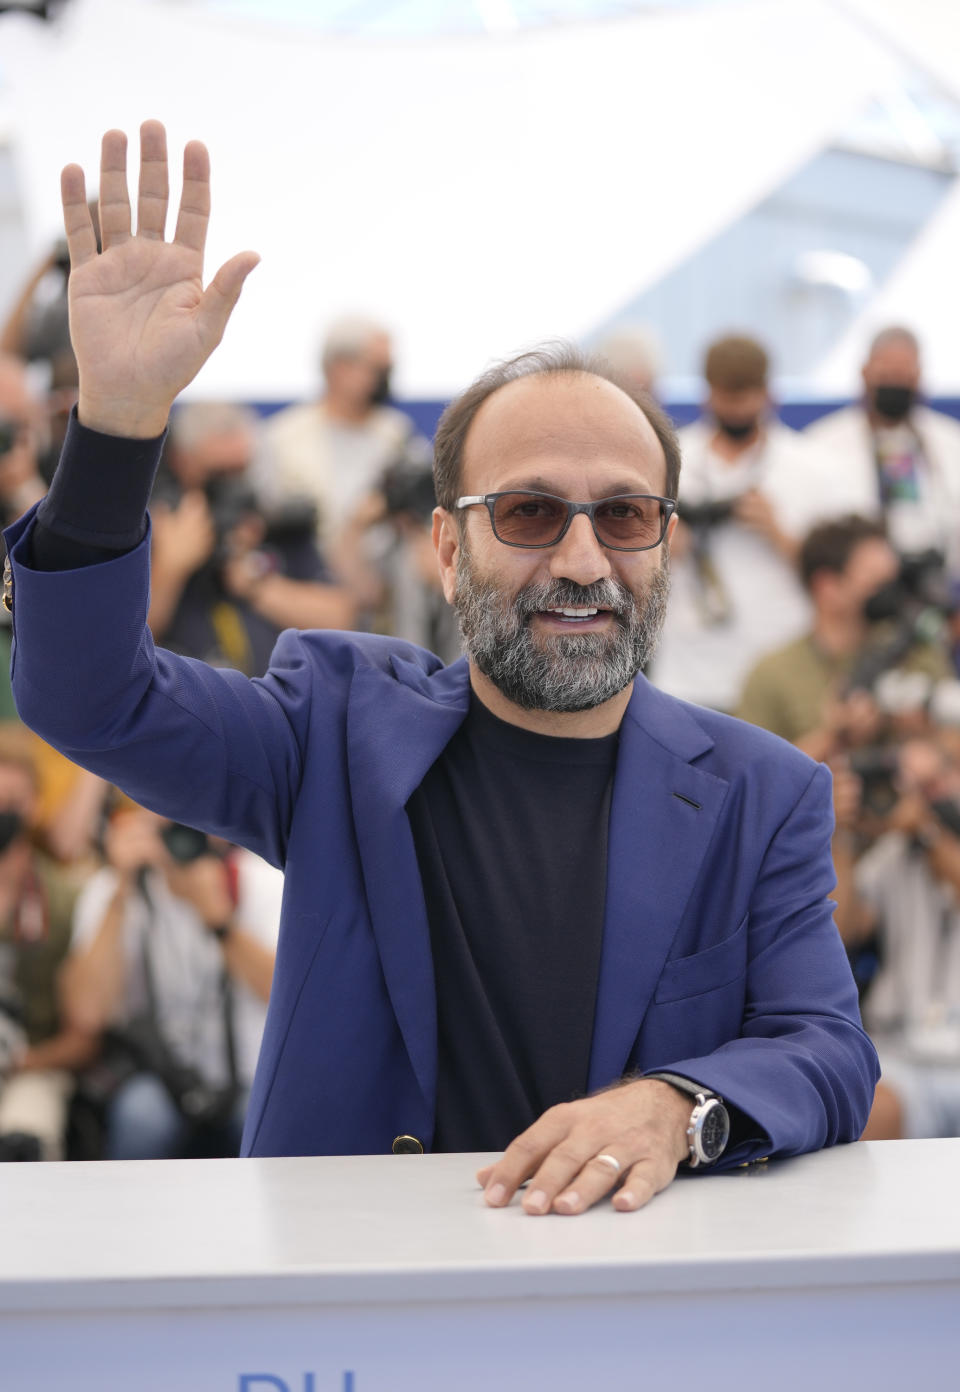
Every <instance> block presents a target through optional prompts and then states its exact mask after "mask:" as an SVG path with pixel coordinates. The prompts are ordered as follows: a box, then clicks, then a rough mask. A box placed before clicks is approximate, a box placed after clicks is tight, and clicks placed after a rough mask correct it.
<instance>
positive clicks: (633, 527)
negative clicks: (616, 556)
mask: <svg viewBox="0 0 960 1392" xmlns="http://www.w3.org/2000/svg"><path fill="white" fill-rule="evenodd" d="M594 526H595V527H596V531H597V536H598V537H599V538H600V540H601V541H602V542H603V543H604V544H605V545H607V546H621V547H625V548H627V549H629V550H640V549H641V548H642V547H645V546H656V544H657V542H658V541H659V540H660V535H661V533H662V531H663V508H662V506H661V504H660V501H659V499H658V498H643V497H636V498H608V499H607V501H606V502H603V503H601V504H600V506H599V507H598V508H597V510H596V512H595V513H594Z"/></svg>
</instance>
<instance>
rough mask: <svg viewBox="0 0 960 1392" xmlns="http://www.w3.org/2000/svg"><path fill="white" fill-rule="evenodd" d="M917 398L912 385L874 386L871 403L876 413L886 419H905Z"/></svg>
mask: <svg viewBox="0 0 960 1392" xmlns="http://www.w3.org/2000/svg"><path fill="white" fill-rule="evenodd" d="M916 399H917V393H916V392H915V391H914V389H913V387H894V386H885V387H874V389H873V405H874V409H875V410H876V412H877V414H878V415H880V416H883V417H884V418H885V419H886V420H892V421H902V420H906V418H907V416H908V415H909V414H910V409H911V407H912V406H913V403H914V402H915V401H916Z"/></svg>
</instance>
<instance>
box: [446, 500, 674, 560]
mask: <svg viewBox="0 0 960 1392" xmlns="http://www.w3.org/2000/svg"><path fill="white" fill-rule="evenodd" d="M479 504H482V505H483V506H484V507H485V508H486V509H487V511H488V512H489V514H490V525H491V526H492V527H493V535H494V536H495V537H496V538H497V541H502V542H503V544H504V546H522V547H524V548H529V549H531V550H535V549H536V548H537V547H539V546H556V544H557V542H558V541H560V540H561V539H562V538H563V537H564V536H565V535H566V533H567V531H568V530H569V527H570V523H571V522H572V521H573V519H574V517H576V515H577V513H578V512H583V513H586V515H587V517H589V518H590V522H591V525H592V526H593V533H594V536H595V537H596V538H597V541H599V543H600V545H601V546H605V547H606V548H607V549H608V550H610V551H649V550H650V549H651V548H652V547H654V546H659V545H660V543H661V541H663V538H664V537H665V535H666V532H667V523H668V522H669V521H670V518H671V517H672V516H673V514H674V513H675V512H676V510H677V505H676V503H675V502H674V500H673V499H672V498H657V497H655V496H653V495H652V494H649V493H623V494H619V495H618V496H617V497H615V498H598V499H597V501H596V502H595V503H571V502H570V501H569V500H568V499H567V498H558V497H556V496H555V495H554V494H553V493H530V492H524V493H519V492H518V493H478V494H476V495H475V496H471V497H465V498H458V499H457V501H456V503H455V504H454V506H455V507H456V508H468V507H476V506H478V505H479Z"/></svg>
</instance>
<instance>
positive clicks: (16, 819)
mask: <svg viewBox="0 0 960 1392" xmlns="http://www.w3.org/2000/svg"><path fill="white" fill-rule="evenodd" d="M22 830H23V818H22V817H21V816H20V813H19V812H0V855H3V853H4V851H5V850H6V849H7V847H8V846H9V845H11V843H12V842H14V841H15V840H16V839H17V837H18V836H19V835H20V832H21V831H22Z"/></svg>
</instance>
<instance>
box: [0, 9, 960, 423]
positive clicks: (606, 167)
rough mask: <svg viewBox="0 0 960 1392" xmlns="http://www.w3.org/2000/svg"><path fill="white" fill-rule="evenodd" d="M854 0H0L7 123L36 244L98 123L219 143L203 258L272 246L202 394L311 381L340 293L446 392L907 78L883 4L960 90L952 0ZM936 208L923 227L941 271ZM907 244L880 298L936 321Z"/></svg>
mask: <svg viewBox="0 0 960 1392" xmlns="http://www.w3.org/2000/svg"><path fill="white" fill-rule="evenodd" d="M857 4H859V5H862V9H863V11H864V13H865V14H867V15H868V17H869V18H870V28H869V29H868V30H867V31H865V30H864V29H863V27H862V26H861V25H860V23H859V22H858V17H857V15H856V14H855V13H854V6H853V5H852V4H851V5H844V6H842V7H841V6H839V5H836V4H831V3H829V2H828V0H741V3H725V4H719V3H717V4H711V5H705V6H699V7H693V8H680V9H673V10H663V9H657V10H655V11H652V12H638V13H636V14H633V15H625V16H623V17H614V18H607V19H605V20H603V21H602V22H596V23H567V24H564V25H560V26H555V27H552V28H542V27H541V28H534V29H530V30H525V29H522V28H520V29H510V28H509V26H504V27H502V28H501V30H500V31H499V32H492V33H491V32H488V33H483V32H477V33H474V34H469V35H458V36H453V37H443V38H431V37H415V38H410V39H379V38H373V37H370V36H369V35H359V36H358V35H345V36H341V35H336V36H333V37H331V36H330V35H329V34H327V35H324V34H323V33H320V32H318V31H317V30H316V29H315V28H313V27H307V26H304V27H302V28H297V27H295V26H294V27H289V28H283V27H277V26H264V25H262V24H260V23H258V22H257V21H256V20H254V19H251V18H249V17H248V16H244V15H242V14H232V13H230V9H229V6H228V5H227V4H225V3H221V4H219V5H217V6H216V7H213V8H210V7H205V6H202V5H199V6H197V7H192V6H191V5H190V4H189V3H182V4H176V5H174V4H169V3H168V4H163V3H159V0H153V2H152V3H151V0H72V2H71V4H70V5H69V6H68V7H67V8H66V9H65V11H64V12H63V16H62V18H61V20H60V21H59V23H58V24H57V25H41V24H39V23H38V22H36V21H34V20H31V19H27V18H24V17H22V16H15V15H8V16H6V17H3V18H0V84H2V85H0V131H5V132H6V134H7V137H8V139H9V141H10V143H11V145H12V148H13V150H14V153H15V158H16V165H17V171H18V175H19V181H20V185H21V191H22V196H23V199H24V203H25V209H26V216H27V223H28V230H29V237H30V241H31V248H30V252H31V256H39V255H40V254H41V252H42V250H43V248H44V247H45V246H47V245H48V244H49V242H50V240H51V239H52V238H53V237H54V236H56V235H57V234H58V228H59V222H58V204H57V194H58V172H59V169H60V167H61V166H62V165H63V164H64V163H66V162H67V161H69V160H78V161H79V162H80V163H82V164H84V166H85V167H86V168H87V170H88V171H89V173H88V178H89V181H90V183H91V184H95V183H96V166H97V160H98V145H99V136H100V133H101V132H102V131H103V130H105V129H107V128H108V127H110V126H121V127H125V128H126V129H128V130H129V131H131V132H135V130H136V127H137V125H138V124H139V122H140V121H141V120H143V119H144V118H146V117H151V116H156V117H159V118H161V119H162V120H164V121H165V122H166V124H167V127H168V132H169V137H170V143H171V153H172V154H173V155H174V158H175V160H177V161H179V156H180V149H181V147H182V145H183V142H184V141H185V140H186V139H187V138H189V137H192V136H197V137H199V138H201V139H203V140H205V141H206V142H207V144H208V145H209V147H210V151H211V157H212V161H213V175H214V210H213V221H212V226H211V234H210V242H209V253H208V268H209V270H210V271H211V272H212V270H213V269H215V266H216V265H217V264H218V263H219V262H220V261H221V260H223V259H224V258H225V257H226V256H227V255H229V254H230V253H232V252H233V251H236V250H240V249H242V248H244V247H248V246H249V247H254V248H256V249H257V250H258V251H259V252H260V253H261V255H262V257H263V263H262V265H261V266H260V267H259V268H258V270H257V271H256V272H255V273H254V275H253V277H252V278H251V281H250V283H249V285H248V288H247V289H246V290H245V292H244V295H243V298H242V300H241V302H240V305H239V307H238V309H237V312H236V315H235V317H234V321H233V323H232V324H231V326H230V329H229V330H228V334H227V338H226V340H225V341H224V344H223V345H222V346H221V348H220V349H219V350H218V352H217V354H216V355H215V357H214V359H213V360H212V361H211V363H210V364H209V365H208V367H207V368H206V369H205V370H204V373H203V375H202V378H201V379H200V381H199V382H198V385H197V387H196V388H195V390H196V391H197V392H202V393H203V394H205V395H210V396H213V395H221V394H222V395H230V396H236V395H242V396H248V397H252V398H261V399H262V398H269V397H279V398H288V397H291V396H294V395H300V394H306V393H309V392H310V391H312V390H313V389H314V386H315V382H316V372H317V369H316V357H317V352H316V349H317V344H318V342H319V339H320V336H321V333H322V331H323V327H324V325H325V323H327V322H328V321H329V320H330V319H332V318H334V317H335V316H338V315H340V314H342V313H344V312H354V311H355V312H363V313H368V314H372V315H374V316H376V317H377V318H379V319H381V320H383V321H385V322H386V323H387V325H388V326H390V327H391V328H392V329H393V330H394V331H395V333H396V337H397V341H398V348H399V368H400V370H399V373H398V386H399V389H400V391H401V393H402V394H404V395H407V396H416V397H430V396H437V397H439V396H444V395H447V394H449V393H450V392H452V391H454V390H456V389H457V388H458V387H460V386H462V385H464V384H465V382H466V381H467V380H469V378H470V377H471V376H472V375H473V374H474V373H475V372H476V371H477V370H479V369H480V368H481V367H482V366H483V365H484V363H485V362H487V361H488V360H490V359H491V358H494V357H499V356H503V355H506V354H509V353H511V352H513V351H514V350H516V349H518V348H522V347H524V346H526V345H528V344H530V343H531V342H535V341H539V340H541V339H544V338H549V337H555V336H558V335H562V336H571V337H574V338H577V337H580V336H582V335H586V334H588V333H589V332H590V331H591V329H592V328H593V327H594V326H595V325H596V324H597V323H599V322H601V321H602V320H603V319H605V318H606V317H607V316H608V315H609V314H611V313H612V312H614V311H615V310H616V308H617V307H618V306H620V305H622V304H623V303H625V302H627V301H629V300H630V299H632V298H633V297H635V296H636V295H637V294H638V293H639V292H640V291H641V290H643V289H644V288H645V287H646V286H648V285H649V284H651V283H652V282H654V281H655V280H656V279H658V278H659V277H660V276H661V275H663V273H664V272H665V271H666V270H668V269H669V268H671V267H672V266H674V265H676V264H677V262H678V261H680V260H681V259H683V258H685V257H687V256H688V255H690V254H691V253H692V252H693V251H695V250H696V249H697V248H698V247H700V246H701V245H702V244H703V243H704V242H706V241H707V240H708V239H709V238H710V237H712V236H713V235H714V234H715V233H716V232H717V231H718V230H719V229H720V228H722V227H723V226H725V225H726V224H728V223H729V222H730V221H731V220H733V219H735V218H737V217H739V216H740V215H741V214H742V213H743V212H744V211H745V210H746V209H748V208H749V207H751V206H752V205H753V204H754V203H755V202H757V201H758V200H759V199H760V198H762V197H763V196H765V195H766V194H767V193H768V192H769V191H770V190H771V189H773V188H775V187H776V186H777V185H778V184H779V183H780V182H781V181H782V180H783V179H784V177H785V176H786V175H787V174H789V173H790V172H791V171H792V170H794V169H795V168H797V167H798V166H799V165H800V164H802V163H803V162H804V161H805V160H807V159H809V158H810V157H811V156H812V155H813V154H815V153H816V152H817V151H818V150H819V149H821V148H822V147H823V146H824V145H825V144H826V143H827V142H828V141H829V140H830V138H831V136H832V134H833V133H834V132H835V131H837V130H838V129H839V128H840V127H841V126H842V125H843V123H844V122H845V121H847V120H848V119H849V118H850V117H851V116H852V115H853V114H855V113H856V112H857V111H858V110H859V109H861V108H862V107H863V105H864V103H865V102H866V101H868V100H869V98H870V97H871V96H874V95H877V94H879V93H882V92H883V91H884V90H886V89H888V88H890V87H891V86H892V85H894V84H895V83H896V81H897V80H898V62H897V57H896V52H895V50H894V47H893V46H891V43H890V33H889V31H888V30H886V29H883V28H882V27H881V19H882V20H883V23H886V22H887V18H888V12H889V16H892V17H894V18H896V19H897V20H898V21H899V20H900V19H902V16H903V15H904V14H906V13H909V15H910V17H911V23H912V24H914V25H915V28H914V29H913V39H914V40H916V42H919V39H918V38H917V34H918V31H919V30H920V29H921V28H922V25H921V24H920V23H919V17H921V16H922V17H923V19H924V23H927V22H928V27H929V29H930V32H931V34H933V31H934V30H935V29H936V28H937V24H936V20H937V13H938V12H940V13H942V12H944V11H946V12H948V17H947V18H946V19H945V20H944V24H945V26H946V27H944V28H943V29H942V31H938V33H937V35H936V36H935V39H936V42H935V46H936V48H937V51H938V54H939V61H940V62H941V64H942V65H943V66H951V64H952V66H953V68H954V69H955V70H954V72H953V77H952V78H951V79H950V80H951V81H952V80H956V81H957V84H958V87H957V90H958V92H960V58H957V56H956V55H957V54H960V43H958V42H957V34H956V33H955V32H954V33H952V35H951V33H948V32H947V29H948V28H949V27H950V25H952V27H953V30H954V31H956V30H957V29H958V28H960V11H957V7H955V6H953V5H943V4H941V3H938V0H912V3H911V4H910V5H909V7H907V5H906V4H905V3H901V0H857ZM609 8H610V7H608V9H609ZM621 8H622V7H621ZM890 23H891V24H893V18H891V20H890ZM897 41H898V40H897ZM948 41H950V42H949V46H948ZM931 42H933V40H931ZM943 80H944V81H947V76H946V74H944V75H943ZM135 163H136V159H135V154H134V157H133V159H132V164H133V165H134V167H135ZM952 208H953V212H952V216H953V218H954V221H956V220H957V218H958V216H960V214H958V205H957V202H956V200H953V203H952ZM948 211H949V210H948ZM946 217H947V212H945V213H944V214H943V215H942V217H941V218H940V219H939V220H938V226H935V227H932V228H931V229H930V232H929V237H928V238H927V240H928V241H930V243H931V248H932V252H937V251H938V248H939V249H940V251H944V250H948V254H949V258H950V259H949V261H947V262H946V264H945V263H944V261H943V259H941V257H940V256H939V255H938V256H937V257H936V258H934V257H933V256H932V253H931V262H932V261H933V260H934V259H936V260H938V261H939V264H940V266H941V267H943V268H944V271H945V273H946V274H951V273H952V271H953V263H954V262H955V248H956V246H957V244H958V243H957V229H956V228H955V227H954V224H953V223H948V224H945V230H944V229H942V228H939V224H940V223H943V221H944V218H946ZM951 227H953V228H954V230H953V231H952V232H951V230H950V228H951ZM951 237H952V247H951V246H949V242H950V239H951ZM941 243H944V244H945V245H944V246H943V247H941V245H940V244H941ZM916 260H917V257H911V258H910V261H911V263H912V262H914V261H916ZM920 260H921V261H922V262H924V269H923V270H921V269H914V270H913V271H911V269H910V266H909V265H905V266H904V268H903V273H902V275H901V276H898V277H896V278H895V280H896V284H891V285H890V287H889V290H888V291H887V292H886V298H887V299H888V300H889V304H890V306H891V313H894V310H895V308H896V307H897V306H898V305H899V303H900V300H899V299H898V296H900V295H902V298H903V301H904V303H905V304H906V300H908V299H911V297H912V303H911V305H910V306H906V307H905V308H904V309H903V310H902V311H900V310H899V309H897V310H896V312H895V313H894V317H897V318H900V317H905V318H907V319H909V320H910V322H912V323H915V324H916V325H917V327H918V328H919V329H920V331H921V333H922V334H923V335H924V336H925V337H927V338H928V339H929V338H931V336H932V335H933V337H935V334H933V330H932V328H931V324H932V320H931V321H930V323H928V321H927V318H926V315H927V314H928V313H930V314H941V313H942V303H941V304H940V306H939V307H938V306H937V305H936V304H935V303H934V301H935V300H937V298H938V297H939V300H940V301H941V302H942V301H943V299H944V298H945V288H944V286H943V285H942V284H940V285H937V284H936V281H937V280H938V279H942V277H938V276H937V274H936V271H935V267H934V266H933V265H932V264H927V262H926V261H925V258H924V256H921V257H920ZM911 277H912V279H911ZM901 281H902V282H903V283H902V284H901V283H900V282H901ZM951 288H952V287H951ZM918 304H919V305H920V306H921V309H920V312H919V313H918V312H915V310H916V306H917V305H918ZM871 313H873V311H871ZM950 317H951V321H952V322H951V326H950V327H951V329H952V328H953V326H954V325H955V324H956V318H957V316H956V314H955V313H951V316H950ZM861 343H862V335H858V334H854V335H851V336H850V340H849V344H848V346H847V349H846V350H844V348H843V345H841V349H838V351H837V353H836V354H834V359H835V360H834V361H832V363H831V365H830V366H829V367H828V368H825V369H824V371H823V372H821V373H820V376H819V379H818V380H819V384H820V385H821V386H822V388H823V389H824V390H825V391H837V392H838V393H843V392H846V391H848V390H850V389H851V386H852V382H851V376H850V369H849V362H848V359H849V357H850V355H851V352H852V351H853V348H854V347H855V348H856V350H857V352H858V351H859V347H860V345H861ZM930 349H931V351H930V353H929V354H928V358H929V362H930V368H931V375H932V376H933V377H934V378H935V379H937V380H936V381H935V383H934V384H935V385H938V386H940V387H943V386H944V385H951V386H957V385H960V360H958V359H957V355H956V353H955V351H954V350H953V349H952V348H951V350H950V354H949V359H948V355H947V352H946V349H945V341H944V345H941V344H940V342H939V340H938V341H937V342H936V343H934V342H931V345H930ZM844 353H846V356H845V355H844ZM854 356H856V354H855V353H854ZM947 378H949V379H950V381H949V383H947Z"/></svg>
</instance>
